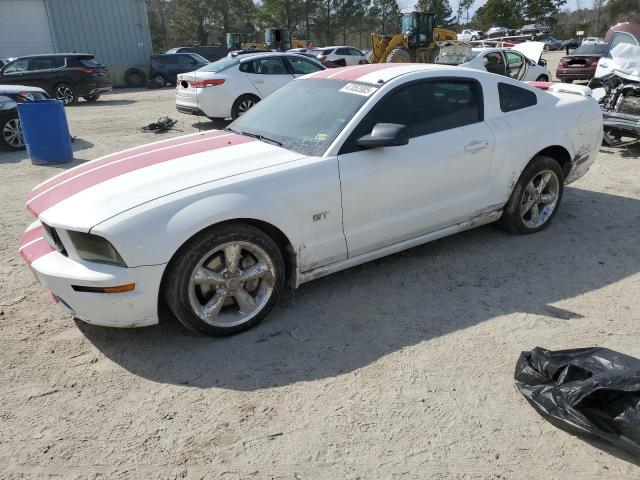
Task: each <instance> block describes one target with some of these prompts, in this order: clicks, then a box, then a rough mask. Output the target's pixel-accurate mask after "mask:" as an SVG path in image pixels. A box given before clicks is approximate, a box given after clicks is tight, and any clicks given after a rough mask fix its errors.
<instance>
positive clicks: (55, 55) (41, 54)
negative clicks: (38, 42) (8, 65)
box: [16, 52, 95, 59]
mask: <svg viewBox="0 0 640 480" xmlns="http://www.w3.org/2000/svg"><path fill="white" fill-rule="evenodd" d="M39 57H95V55H94V54H93V53H78V52H73V53H40V54H38V55H23V56H21V57H16V59H19V58H39Z"/></svg>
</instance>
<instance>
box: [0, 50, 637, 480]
mask: <svg viewBox="0 0 640 480" xmlns="http://www.w3.org/2000/svg"><path fill="white" fill-rule="evenodd" d="M550 57H552V56H550ZM555 57H559V55H558V54H556V55H553V58H555ZM552 70H555V68H552ZM164 114H168V115H170V116H172V117H174V118H177V119H178V120H179V123H178V125H177V127H178V129H179V131H174V132H171V133H168V134H165V135H164V136H172V135H180V134H182V133H188V132H192V131H194V130H195V129H196V128H197V127H198V124H197V121H196V119H195V118H194V117H189V116H185V115H181V114H178V113H176V112H175V109H174V107H173V92H172V90H171V89H166V90H161V91H146V90H141V91H118V92H117V93H114V94H111V95H107V96H105V97H104V98H103V99H102V100H101V101H100V102H98V103H96V104H88V103H85V102H81V103H80V104H78V105H77V106H74V107H71V108H68V109H67V115H68V118H69V123H70V127H71V131H72V133H73V135H76V136H77V138H78V140H77V141H76V143H75V147H74V149H75V158H76V160H77V162H82V161H86V160H91V159H94V158H97V157H99V156H101V155H104V154H106V153H109V152H113V151H115V150H118V149H124V148H128V147H133V146H136V145H139V144H141V143H144V142H150V141H152V140H154V139H157V138H160V137H159V136H156V135H154V134H146V133H141V132H140V131H139V130H138V128H139V127H141V126H143V125H145V124H147V123H149V122H151V121H154V120H156V119H157V118H158V117H159V116H160V115H164ZM213 126H214V125H212V123H211V122H203V123H202V124H201V128H212V127H213ZM639 154H640V150H622V151H614V150H610V149H602V151H601V154H600V157H599V160H598V162H597V163H596V164H595V165H594V167H593V168H592V169H591V171H590V172H589V174H588V175H587V176H586V177H584V178H583V179H581V180H580V181H578V182H577V183H575V184H574V185H572V186H571V187H569V188H567V190H566V191H565V198H564V202H563V205H562V208H561V210H560V212H559V213H558V216H557V217H556V221H555V222H554V224H553V225H552V226H551V227H550V228H549V229H547V230H545V231H544V232H542V233H539V234H536V235H531V236H526V237H516V236H511V235H508V234H505V233H503V232H501V231H498V230H496V229H494V228H492V227H491V226H488V227H482V228H479V229H476V230H472V231H468V232H465V233H462V234H459V235H455V236H453V237H450V238H446V239H442V240H439V241H436V242H434V243H431V244H428V245H424V246H421V247H417V248H414V249H411V250H408V251H405V252H402V253H399V254H397V255H393V256H390V257H387V258H384V259H381V260H378V261H375V262H372V263H369V264H367V265H363V266H361V267H356V268H352V269H350V270H347V271H344V272H341V273H338V274H335V275H332V276H330V277H326V278H324V279H320V280H317V281H315V282H311V283H309V284H306V285H304V286H303V287H302V288H301V289H300V290H298V291H296V292H289V293H288V294H287V295H286V298H285V299H284V301H283V302H282V303H281V304H280V306H279V307H277V308H276V309H275V310H274V312H273V313H272V314H271V315H270V316H269V317H268V319H267V320H266V321H265V322H264V323H263V324H261V325H260V326H259V327H258V328H255V329H253V330H251V331H249V332H246V333H244V334H241V335H238V336H235V337H232V338H224V339H215V340H211V339H208V338H201V337H196V336H193V335H191V334H189V333H187V332H186V331H184V330H183V329H182V328H180V327H179V326H178V325H177V324H176V322H175V321H173V320H172V319H170V318H167V319H163V320H162V322H161V324H160V325H159V326H156V327H148V328H144V329H138V330H115V329H107V328H100V327H93V326H90V325H86V324H84V323H82V322H78V321H74V320H73V319H72V318H70V317H69V316H66V315H64V314H62V313H61V312H60V311H59V310H58V308H57V307H56V306H55V305H54V304H53V303H51V302H50V300H49V299H48V298H47V296H46V295H45V293H44V291H43V289H42V288H41V287H40V286H39V285H38V284H37V283H36V282H35V281H34V278H33V275H32V274H31V272H30V271H29V269H28V268H27V267H26V266H25V265H24V264H23V262H22V261H21V259H20V257H19V256H18V253H17V249H18V240H19V237H20V235H21V233H22V232H23V230H24V229H25V227H26V226H27V224H28V223H30V222H31V219H30V217H29V216H28V214H27V212H26V211H25V210H24V199H25V195H26V193H27V192H28V191H29V190H30V189H31V188H32V187H33V186H34V185H35V184H36V183H38V182H40V181H42V180H44V179H45V178H47V177H49V176H51V175H52V174H53V173H55V172H57V171H58V168H56V167H36V166H32V165H31V164H30V163H29V161H28V160H27V158H26V155H25V154H24V153H1V154H0V173H1V178H2V179H3V181H2V183H0V199H1V200H2V205H3V208H2V211H1V212H0V226H2V230H1V231H0V256H1V259H2V262H1V269H2V275H3V281H2V284H1V290H0V304H1V307H0V308H1V310H0V365H2V368H1V369H0V392H2V393H1V394H0V478H2V479H5V478H6V479H19V478H34V479H35V478H38V479H39V478H74V479H75V478H78V479H85V478H91V479H94V478H105V479H106V478H108V479H113V478H116V479H120V478H144V479H165V478H187V479H192V478H193V479H200V478H207V479H219V478H229V479H236V478H278V479H279V478H283V479H301V478H308V479H316V478H327V479H329V478H331V479H343V478H345V479H352V478H353V479H355V478H394V479H405V478H406V479H410V478H420V479H423V478H429V479H518V480H519V479H527V478H545V479H547V478H581V479H582V478H598V479H624V478H628V479H632V478H633V479H637V478H639V477H640V470H639V469H638V463H637V461H634V460H632V459H631V458H629V457H627V456H625V455H624V454H620V453H618V452H615V451H612V450H610V449H608V448H607V447H606V446H604V445H599V444H592V443H588V442H586V441H584V440H582V439H579V438H577V437H574V436H572V435H569V434H567V433H565V432H563V431H561V430H559V429H557V428H555V427H553V426H551V425H550V424H549V423H547V422H546V421H545V420H543V419H542V418H541V417H540V416H539V415H538V414H537V413H536V412H535V411H534V410H533V409H532V407H531V406H530V405H529V404H528V403H527V402H526V401H525V400H524V398H523V397H522V396H521V395H520V394H519V393H518V392H517V390H516V388H515V386H514V382H513V370H514V366H515V363H516V360H517V358H518V355H519V354H520V352H521V351H522V350H529V349H531V348H533V347H535V346H543V347H546V348H551V349H559V348H572V347H584V346H592V345H599V346H606V347H609V348H613V349H616V350H619V351H622V352H625V353H627V354H630V355H634V356H636V357H640V343H639V342H638V334H639V333H640V331H639V329H640V318H639V317H640V316H639V315H638V314H639V312H640V282H639V280H640V274H639V273H638V272H639V271H640V242H639V241H638V239H639V238H640V226H639V225H640V169H639V168H638V155H639ZM60 168H67V166H62V167H60Z"/></svg>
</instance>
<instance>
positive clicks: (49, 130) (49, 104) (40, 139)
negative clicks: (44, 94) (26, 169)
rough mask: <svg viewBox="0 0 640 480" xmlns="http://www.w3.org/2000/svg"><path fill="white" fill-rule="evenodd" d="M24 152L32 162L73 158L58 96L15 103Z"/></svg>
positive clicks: (55, 162)
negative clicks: (22, 136)
mask: <svg viewBox="0 0 640 480" xmlns="http://www.w3.org/2000/svg"><path fill="white" fill-rule="evenodd" d="M18 115H19V116H20V124H21V125H22V133H23V134H24V143H25V144H26V145H27V153H28V154H29V158H30V159H31V163H33V164H34V165H55V164H59V163H68V162H70V161H71V160H73V150H72V149H71V137H70V136H69V125H68V124H67V116H66V115H65V113H64V104H63V103H62V102H61V101H60V100H36V101H33V102H24V103H19V104H18Z"/></svg>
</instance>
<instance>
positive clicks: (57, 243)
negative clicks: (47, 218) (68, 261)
mask: <svg viewBox="0 0 640 480" xmlns="http://www.w3.org/2000/svg"><path fill="white" fill-rule="evenodd" d="M42 226H43V227H44V231H45V233H46V236H47V237H48V238H47V240H48V241H49V243H51V242H53V245H51V246H52V247H55V249H56V250H57V251H58V252H60V253H61V254H62V255H65V256H66V255H67V250H66V249H65V248H64V245H63V244H62V240H60V237H59V236H58V232H56V229H55V228H51V227H50V226H49V225H47V224H46V223H43V224H42Z"/></svg>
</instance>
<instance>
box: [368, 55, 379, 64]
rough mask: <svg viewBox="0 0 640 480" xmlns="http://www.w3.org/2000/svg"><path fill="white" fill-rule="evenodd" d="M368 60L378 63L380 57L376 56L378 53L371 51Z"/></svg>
mask: <svg viewBox="0 0 640 480" xmlns="http://www.w3.org/2000/svg"><path fill="white" fill-rule="evenodd" d="M367 62H369V63H378V59H377V58H376V55H375V54H374V53H373V52H370V53H368V54H367Z"/></svg>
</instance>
